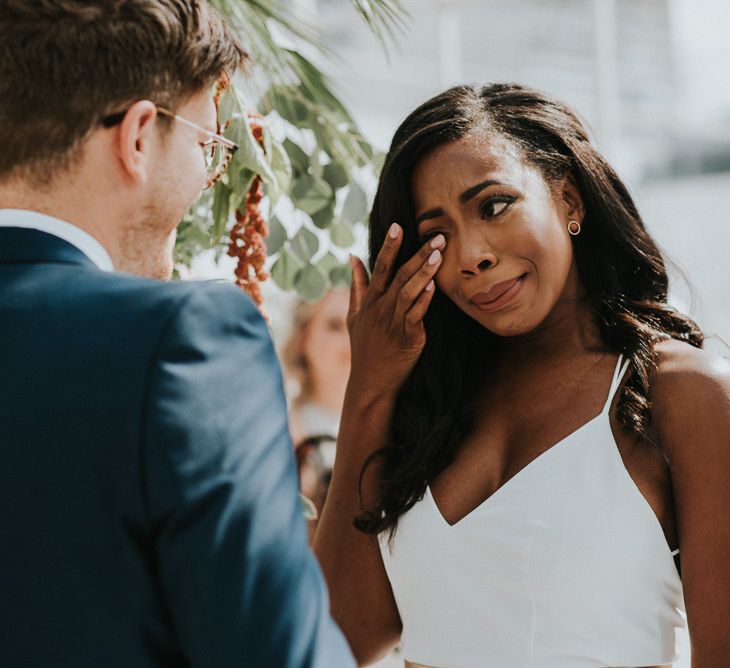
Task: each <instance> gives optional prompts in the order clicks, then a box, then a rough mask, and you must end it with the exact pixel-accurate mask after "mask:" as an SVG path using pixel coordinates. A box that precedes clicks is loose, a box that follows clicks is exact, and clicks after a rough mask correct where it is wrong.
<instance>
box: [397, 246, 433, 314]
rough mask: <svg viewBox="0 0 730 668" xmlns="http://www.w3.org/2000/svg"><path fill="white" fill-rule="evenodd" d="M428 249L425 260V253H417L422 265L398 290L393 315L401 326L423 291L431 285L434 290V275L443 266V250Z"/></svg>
mask: <svg viewBox="0 0 730 668" xmlns="http://www.w3.org/2000/svg"><path fill="white" fill-rule="evenodd" d="M434 241H437V240H434ZM437 244H438V241H437ZM428 250H430V251H431V252H430V253H429V254H428V256H427V257H426V260H425V261H423V255H424V254H425V253H419V254H418V255H416V258H419V259H421V265H420V266H419V268H418V270H417V271H416V272H415V273H414V274H413V275H411V277H410V278H409V279H408V282H407V283H406V284H405V285H403V286H402V287H401V288H400V290H399V291H398V296H397V297H396V305H395V312H394V314H393V317H394V319H395V320H394V322H395V323H396V324H397V325H398V326H400V327H402V326H403V325H402V323H403V322H404V320H405V319H406V315H407V314H408V313H409V312H410V311H411V309H412V308H413V307H414V305H415V303H416V302H417V301H418V299H420V297H421V295H422V294H423V292H424V291H426V289H427V288H429V286H431V287H430V288H429V291H432V286H433V280H434V277H435V276H436V272H437V271H438V270H439V268H440V267H441V263H442V261H443V256H442V254H441V251H440V250H439V249H438V248H435V249H431V248H430V247H429V248H428ZM399 273H400V272H399ZM393 283H396V281H393Z"/></svg>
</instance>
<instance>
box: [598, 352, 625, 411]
mask: <svg viewBox="0 0 730 668" xmlns="http://www.w3.org/2000/svg"><path fill="white" fill-rule="evenodd" d="M630 363H631V360H630V359H626V360H625V359H624V356H623V354H621V355H619V356H618V361H617V362H616V369H615V370H614V372H613V380H611V388H610V389H609V390H608V398H607V399H606V404H605V405H604V407H603V410H602V411H601V413H607V412H608V410H609V409H610V408H611V402H612V401H613V395H614V394H616V390H618V387H619V385H621V381H622V380H623V377H624V376H625V375H626V370H627V369H628V368H629V364H630Z"/></svg>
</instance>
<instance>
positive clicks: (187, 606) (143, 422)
mask: <svg viewBox="0 0 730 668" xmlns="http://www.w3.org/2000/svg"><path fill="white" fill-rule="evenodd" d="M0 461H1V462H2V464H1V465H0V666H3V668H15V667H20V666H22V667H23V668H28V667H32V668H35V667H38V668H51V667H54V666H59V667H63V668H85V667H89V668H117V667H118V668H147V667H152V666H154V667H159V666H206V667H228V666H231V667H233V666H236V667H237V668H242V667H244V666H252V667H254V668H289V667H295V666H296V667H299V666H317V667H320V666H321V667H322V668H335V667H339V666H351V665H352V658H351V654H350V652H349V649H348V647H347V644H346V643H345V641H344V638H343V636H342V635H341V633H340V631H339V630H338V629H337V627H336V626H335V624H334V622H333V621H332V619H331V618H330V616H329V612H328V601H327V595H326V591H325V587H324V583H323V579H322V576H321V572H320V571H319V568H318V566H317V564H316V561H315V559H314V557H313V555H312V553H311V552H310V551H309V549H308V547H307V545H306V537H305V527H304V521H303V519H302V517H301V511H300V508H299V502H298V497H297V482H296V474H295V468H294V461H293V455H292V451H291V444H290V440H289V435H288V429H287V422H286V408H285V402H284V395H283V391H282V383H281V374H280V370H279V366H278V362H277V360H276V357H275V355H274V350H273V347H272V345H271V340H270V337H269V334H268V331H267V329H266V326H265V324H264V322H263V320H262V318H261V317H260V315H259V314H258V312H257V311H256V309H255V308H254V306H253V304H252V303H251V301H250V300H249V299H248V298H247V297H246V296H245V295H243V294H242V293H241V292H240V291H239V290H237V289H235V288H234V287H232V286H230V285H224V284H221V283H183V282H171V283H164V282H158V281H151V280H146V279H142V278H138V277H134V276H130V275H127V274H121V273H105V272H102V271H100V270H99V269H97V267H96V266H95V265H94V264H93V263H92V262H91V261H90V260H89V259H88V258H87V257H86V256H85V255H84V254H83V253H81V251H79V250H77V249H76V248H75V247H74V246H72V245H70V244H68V243H66V242H65V241H63V240H61V239H59V238H57V237H54V236H52V235H48V234H45V233H43V232H38V231H34V230H24V229H18V228H0Z"/></svg>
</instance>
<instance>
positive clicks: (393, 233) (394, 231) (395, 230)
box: [388, 223, 400, 239]
mask: <svg viewBox="0 0 730 668" xmlns="http://www.w3.org/2000/svg"><path fill="white" fill-rule="evenodd" d="M399 234H400V225H398V223H393V224H392V225H391V226H390V229H389V230H388V236H389V237H390V238H391V239H397V238H398V235H399Z"/></svg>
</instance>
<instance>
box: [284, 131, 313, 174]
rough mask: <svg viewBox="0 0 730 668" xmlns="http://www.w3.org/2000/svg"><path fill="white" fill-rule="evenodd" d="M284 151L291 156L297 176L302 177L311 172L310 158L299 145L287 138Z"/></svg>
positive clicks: (290, 159)
mask: <svg viewBox="0 0 730 668" xmlns="http://www.w3.org/2000/svg"><path fill="white" fill-rule="evenodd" d="M284 150H285V151H286V152H287V155H288V156H289V161H290V163H291V166H292V169H293V171H294V175H295V176H302V175H304V174H306V173H307V172H308V171H309V156H308V155H307V154H306V153H305V152H304V149H303V148H302V147H301V146H299V144H297V143H296V142H293V141H292V140H291V139H288V138H287V139H285V140H284Z"/></svg>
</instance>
